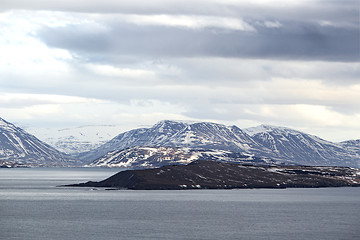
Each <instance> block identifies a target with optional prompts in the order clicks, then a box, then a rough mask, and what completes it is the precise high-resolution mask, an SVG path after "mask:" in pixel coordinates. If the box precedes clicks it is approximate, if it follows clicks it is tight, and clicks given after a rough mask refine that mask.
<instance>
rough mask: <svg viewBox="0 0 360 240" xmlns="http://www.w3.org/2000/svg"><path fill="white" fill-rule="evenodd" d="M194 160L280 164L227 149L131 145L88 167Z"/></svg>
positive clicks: (145, 165)
mask: <svg viewBox="0 0 360 240" xmlns="http://www.w3.org/2000/svg"><path fill="white" fill-rule="evenodd" d="M195 160H214V161H225V162H237V163H243V164H252V165H269V164H280V163H279V162H278V163H277V162H274V161H272V160H270V159H266V158H257V157H254V156H253V155H251V154H242V153H236V152H231V151H227V150H215V149H209V150H205V149H192V148H175V147H139V146H138V147H132V148H127V149H124V150H115V151H112V152H108V153H107V154H106V155H105V156H103V157H101V158H99V159H97V160H95V161H93V162H92V163H90V164H89V165H88V166H89V167H118V168H131V169H135V168H154V167H160V166H164V165H170V164H188V163H190V162H192V161H195Z"/></svg>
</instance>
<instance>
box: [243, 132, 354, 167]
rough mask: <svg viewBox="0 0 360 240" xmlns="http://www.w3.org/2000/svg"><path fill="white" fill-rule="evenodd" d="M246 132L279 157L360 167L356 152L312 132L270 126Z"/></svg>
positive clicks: (311, 163)
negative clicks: (311, 133)
mask: <svg viewBox="0 0 360 240" xmlns="http://www.w3.org/2000/svg"><path fill="white" fill-rule="evenodd" d="M244 131H245V132H247V133H248V134H249V135H250V136H251V137H252V139H253V140H254V141H256V142H257V143H259V144H261V145H262V146H264V147H266V148H268V149H270V150H271V151H272V152H273V153H275V154H276V155H277V156H276V159H282V160H284V161H295V162H296V163H299V164H304V165H326V166H352V167H359V166H360V156H359V154H357V153H356V152H355V151H353V150H349V149H347V148H346V147H344V146H343V145H342V144H337V143H332V142H329V141H326V140H323V139H321V138H319V137H316V136H313V135H310V134H306V133H303V132H300V131H296V130H293V129H289V128H284V127H276V126H269V125H261V126H258V127H255V128H248V129H245V130H244Z"/></svg>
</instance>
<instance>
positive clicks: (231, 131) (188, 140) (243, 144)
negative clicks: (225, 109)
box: [78, 120, 271, 163]
mask: <svg viewBox="0 0 360 240" xmlns="http://www.w3.org/2000/svg"><path fill="white" fill-rule="evenodd" d="M135 146H151V147H188V148H196V149H220V150H229V151H233V152H239V153H248V154H251V153H254V152H256V153H262V154H263V155H266V154H268V155H269V154H271V152H270V151H269V150H268V149H266V148H264V147H263V146H262V145H260V144H258V143H257V142H255V141H254V140H253V139H252V138H251V137H250V136H249V135H248V134H246V133H245V132H243V131H242V130H241V129H240V128H238V127H236V126H225V125H221V124H216V123H208V122H198V123H186V122H178V121H169V120H165V121H161V122H159V123H157V124H155V125H154V126H153V127H152V128H140V129H134V130H131V131H128V132H124V133H121V134H120V135H118V136H116V137H115V138H113V139H112V140H111V141H109V142H107V143H106V144H104V145H102V146H100V147H99V148H97V149H95V150H93V151H89V152H86V153H82V154H80V155H78V157H79V158H80V159H81V160H82V161H84V162H88V163H90V162H92V161H94V160H95V159H97V158H100V157H102V156H104V155H105V154H106V153H108V152H111V151H114V150H123V149H126V148H131V147H135Z"/></svg>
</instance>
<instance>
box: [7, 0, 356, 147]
mask: <svg viewBox="0 0 360 240" xmlns="http://www.w3.org/2000/svg"><path fill="white" fill-rule="evenodd" d="M359 6H360V1H359V0H341V1H340V0H338V1H336V0H302V1H298V0H287V1H284V0H269V1H266V0H253V1H244V0H206V1H205V0H191V1H190V0H171V1H170V0H166V1H165V0H153V1H146V0H132V1H117V0H102V1H96V0H86V1H85V0H77V1H73V0H71V1H70V0H52V1H46V0H1V3H0V117H2V118H4V119H6V120H7V121H10V122H13V123H15V124H17V125H18V126H21V127H24V128H26V127H33V128H44V127H48V128H62V127H75V126H84V125H118V126H121V129H122V130H123V131H126V130H130V129H133V128H138V127H141V126H151V125H152V124H155V123H156V122H158V121H160V120H164V119H170V120H194V121H211V122H216V123H221V124H225V125H237V126H238V127H240V128H247V127H253V126H257V125H260V124H271V125H277V126H284V127H290V128H294V129H297V130H301V131H305V132H307V133H310V134H314V135H317V136H319V137H321V138H324V139H326V140H330V141H335V142H336V141H343V140H349V139H360V94H359V92H360V64H359V60H360V47H359V45H360V44H359V42H360V39H359V38H360V37H359V36H360V30H359V29H360V23H359V22H360V17H359V10H360V9H359V8H360V7H359Z"/></svg>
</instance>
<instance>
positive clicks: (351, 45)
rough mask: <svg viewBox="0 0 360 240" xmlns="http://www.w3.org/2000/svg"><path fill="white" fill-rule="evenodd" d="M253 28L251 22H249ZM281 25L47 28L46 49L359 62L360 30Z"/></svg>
mask: <svg viewBox="0 0 360 240" xmlns="http://www.w3.org/2000/svg"><path fill="white" fill-rule="evenodd" d="M249 24H253V23H249ZM281 24H282V26H281V27H276V28H275V27H274V28H269V27H266V26H255V24H254V26H255V27H256V31H238V30H229V29H220V28H200V29H189V28H179V27H166V26H140V25H134V24H126V23H118V24H111V25H108V26H107V27H108V28H109V30H108V31H100V32H96V31H93V32H91V31H84V30H83V28H82V26H81V24H80V25H71V26H66V27H58V28H49V27H48V28H44V29H42V31H40V32H39V35H38V36H39V37H40V38H41V39H42V41H44V42H45V43H46V44H47V45H49V46H51V47H56V48H64V49H68V50H70V51H73V52H75V53H77V54H79V55H82V56H86V57H87V58H88V59H103V60H106V59H108V60H109V59H112V58H113V57H114V55H139V56H149V57H207V56H210V57H235V58H261V59H293V60H325V61H358V60H359V52H360V50H359V41H360V40H359V29H358V28H346V27H336V26H321V25H319V24H317V23H309V22H301V23H299V22H282V23H281Z"/></svg>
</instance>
